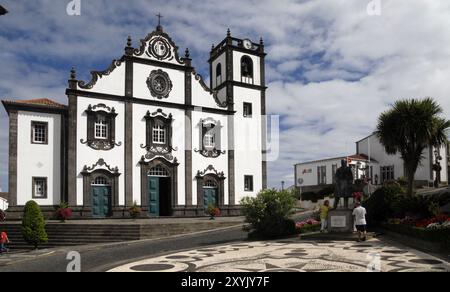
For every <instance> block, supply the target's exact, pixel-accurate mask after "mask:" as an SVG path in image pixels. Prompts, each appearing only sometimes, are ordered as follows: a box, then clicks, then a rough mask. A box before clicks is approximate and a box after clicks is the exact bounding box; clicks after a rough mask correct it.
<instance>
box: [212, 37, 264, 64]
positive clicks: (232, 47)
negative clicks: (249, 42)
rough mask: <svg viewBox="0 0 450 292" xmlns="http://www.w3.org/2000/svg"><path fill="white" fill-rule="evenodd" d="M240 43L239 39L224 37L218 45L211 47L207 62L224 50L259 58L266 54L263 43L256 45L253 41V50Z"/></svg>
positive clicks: (213, 59)
mask: <svg viewBox="0 0 450 292" xmlns="http://www.w3.org/2000/svg"><path fill="white" fill-rule="evenodd" d="M236 43H237V44H236ZM241 45H242V40H240V39H237V38H230V37H227V38H225V39H224V40H223V41H222V42H221V43H220V44H219V45H217V46H216V47H215V48H213V49H212V51H211V54H210V58H209V60H208V62H209V63H211V64H212V63H213V62H214V61H215V60H216V59H217V58H218V57H219V56H220V55H221V54H222V53H223V52H225V51H236V52H241V53H244V54H249V55H253V56H257V57H260V58H265V56H266V55H267V54H266V53H264V45H263V44H259V45H258V44H255V43H253V47H254V48H255V49H254V50H253V49H246V48H244V47H241Z"/></svg>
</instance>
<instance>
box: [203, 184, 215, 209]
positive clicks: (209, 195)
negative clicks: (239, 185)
mask: <svg viewBox="0 0 450 292" xmlns="http://www.w3.org/2000/svg"><path fill="white" fill-rule="evenodd" d="M203 203H204V206H205V208H208V207H209V206H210V205H213V206H215V207H217V205H218V200H217V189H215V188H204V189H203Z"/></svg>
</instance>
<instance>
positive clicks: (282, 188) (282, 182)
mask: <svg viewBox="0 0 450 292" xmlns="http://www.w3.org/2000/svg"><path fill="white" fill-rule="evenodd" d="M281 190H282V191H284V180H283V181H281Z"/></svg>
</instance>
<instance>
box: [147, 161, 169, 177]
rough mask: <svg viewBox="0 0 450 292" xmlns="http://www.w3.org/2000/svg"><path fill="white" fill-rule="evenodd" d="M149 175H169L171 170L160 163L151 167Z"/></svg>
mask: <svg viewBox="0 0 450 292" xmlns="http://www.w3.org/2000/svg"><path fill="white" fill-rule="evenodd" d="M148 175H149V176H156V177H169V176H170V175H169V172H168V171H167V169H165V168H164V167H163V166H162V165H161V164H158V165H157V166H155V167H153V168H151V169H150V170H149V171H148Z"/></svg>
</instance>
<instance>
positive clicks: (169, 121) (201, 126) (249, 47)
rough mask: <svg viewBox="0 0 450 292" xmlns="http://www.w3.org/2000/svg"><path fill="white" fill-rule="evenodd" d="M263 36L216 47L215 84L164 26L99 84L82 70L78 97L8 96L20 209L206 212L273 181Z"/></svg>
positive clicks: (233, 207)
mask: <svg viewBox="0 0 450 292" xmlns="http://www.w3.org/2000/svg"><path fill="white" fill-rule="evenodd" d="M265 55H266V54H265V52H264V44H263V42H262V40H261V41H260V42H258V43H254V42H251V41H250V40H248V39H238V38H234V37H232V36H231V34H230V32H229V31H228V34H227V37H226V38H225V39H224V40H223V41H222V42H220V43H219V45H218V46H216V47H213V48H212V50H211V52H210V59H209V61H208V62H209V64H210V80H211V83H210V87H208V86H207V85H206V84H205V83H204V81H203V79H202V77H201V76H200V75H199V74H197V73H196V71H195V69H194V68H193V67H192V61H191V59H190V56H189V51H188V50H187V49H186V52H185V56H184V57H181V58H180V56H179V52H178V47H177V46H176V45H175V43H174V42H173V41H172V39H171V38H170V37H169V35H168V34H166V33H165V32H164V31H163V28H162V27H161V26H160V25H158V27H157V28H156V30H155V31H153V32H152V33H150V34H148V35H147V36H146V37H145V38H144V39H142V40H141V41H140V44H139V46H138V47H136V48H135V47H133V46H132V41H131V38H129V39H128V42H127V46H126V47H125V53H124V55H123V56H122V57H121V58H120V59H117V60H114V61H113V62H112V64H111V66H110V67H109V68H108V69H106V70H105V71H94V72H92V73H91V74H92V79H91V80H90V81H88V82H84V81H80V80H77V78H76V72H75V70H72V72H71V77H70V80H69V86H68V88H67V90H66V95H67V97H68V105H63V104H59V103H56V102H54V101H51V100H48V99H34V100H26V101H17V100H3V105H4V107H5V109H6V111H7V112H8V115H9V119H10V127H9V145H10V147H9V151H10V153H9V157H10V158H9V203H10V209H9V210H10V211H11V212H12V213H14V212H15V211H16V212H17V213H19V212H22V209H23V206H24V205H25V203H26V202H27V201H29V200H34V201H36V202H37V203H38V204H39V205H41V207H42V208H43V210H44V211H47V212H49V213H50V212H53V210H54V206H56V205H58V204H60V203H61V202H63V201H64V202H68V203H69V205H70V206H71V207H72V208H73V209H74V211H75V213H74V214H75V215H76V216H80V217H96V218H103V217H124V216H125V217H126V216H128V212H127V210H128V208H129V207H131V206H133V204H134V203H136V204H137V205H139V206H141V207H142V209H143V211H144V213H145V214H146V215H148V216H150V217H158V216H201V215H204V210H205V207H207V206H209V205H211V204H212V205H216V206H218V207H219V208H220V209H221V210H222V213H223V214H224V215H236V214H239V206H238V205H239V201H240V200H241V199H242V198H243V197H245V196H255V195H256V194H257V193H258V192H259V191H260V190H261V189H264V188H266V185H267V183H266V180H267V175H266V162H265V161H264V159H263V149H265V138H266V134H265V132H266V129H265V120H264V115H265V111H266V110H265V91H266V86H265V62H264V60H265Z"/></svg>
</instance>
